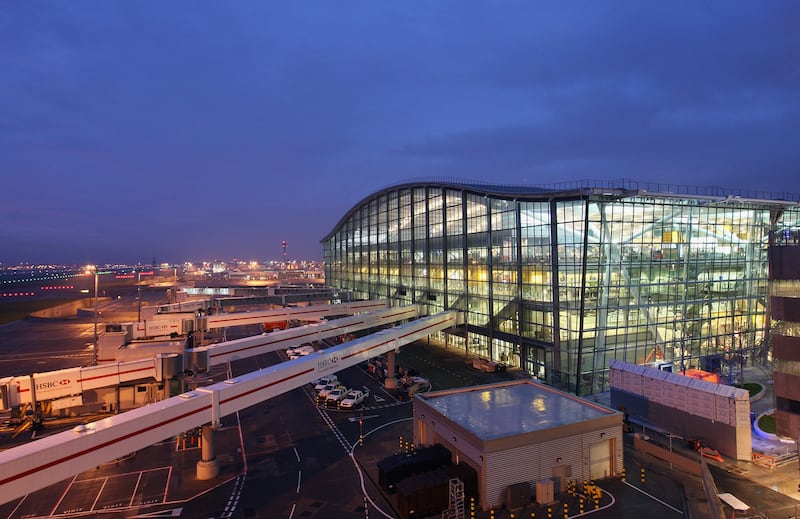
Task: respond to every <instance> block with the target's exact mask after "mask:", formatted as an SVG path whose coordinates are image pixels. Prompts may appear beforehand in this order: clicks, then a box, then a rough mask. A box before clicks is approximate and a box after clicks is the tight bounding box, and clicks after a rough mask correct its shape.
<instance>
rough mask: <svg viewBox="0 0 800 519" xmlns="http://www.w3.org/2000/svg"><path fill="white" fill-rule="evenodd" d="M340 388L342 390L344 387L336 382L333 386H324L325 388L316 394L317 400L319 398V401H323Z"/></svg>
mask: <svg viewBox="0 0 800 519" xmlns="http://www.w3.org/2000/svg"><path fill="white" fill-rule="evenodd" d="M340 387H341V388H343V387H344V386H343V385H341V384H340V383H338V382H334V383H333V384H328V385H327V386H325V387H323V388H322V389H320V390H319V393H318V394H317V398H320V399H321V400H325V399H326V398H328V393H330V392H331V391H333V390H334V389H336V388H340Z"/></svg>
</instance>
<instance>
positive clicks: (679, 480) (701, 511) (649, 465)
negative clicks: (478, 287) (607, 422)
mask: <svg viewBox="0 0 800 519" xmlns="http://www.w3.org/2000/svg"><path fill="white" fill-rule="evenodd" d="M425 349H426V350H427V351H426V354H425V359H423V362H424V363H426V364H428V366H429V367H431V365H434V364H436V365H439V366H441V367H442V368H443V369H444V370H446V371H449V372H451V373H452V375H453V376H454V377H460V378H462V379H463V382H462V385H463V383H467V384H469V383H488V382H491V381H492V380H477V379H478V378H484V377H485V378H491V379H494V380H495V381H496V380H501V379H518V378H527V375H526V374H525V373H524V372H522V371H521V370H519V369H513V368H510V369H509V370H508V371H507V372H503V373H491V374H482V373H480V374H479V372H478V371H477V370H474V369H473V368H470V367H468V366H470V365H471V358H472V356H468V355H467V354H465V352H464V351H462V350H458V349H455V348H445V347H444V345H443V344H441V343H439V342H435V341H430V342H427V343H426V345H425ZM410 351H413V350H410V349H408V347H405V348H404V349H403V350H402V351H401V353H400V355H399V356H398V362H404V363H407V362H408V360H409V353H410ZM423 374H424V371H423ZM486 375H491V377H486ZM740 375H741V378H742V380H743V381H744V382H746V383H758V384H760V385H761V386H762V387H763V388H764V389H763V391H762V392H761V393H759V394H758V395H755V396H754V397H753V398H751V402H750V409H751V411H752V412H753V413H754V414H755V415H756V417H759V416H761V415H762V414H764V413H767V412H769V411H771V410H773V409H774V396H773V391H772V373H771V372H770V370H769V368H767V367H765V366H760V365H756V366H746V367H744V368H742V371H741V373H740ZM434 389H437V388H434ZM587 399H589V400H591V401H593V402H597V403H600V404H603V405H606V406H609V407H610V393H609V392H606V393H601V394H597V395H591V396H590V397H587ZM645 427H646V426H645ZM408 434H411V431H410V424H409V426H408ZM625 436H626V441H625V448H624V459H625V469H626V472H627V474H629V475H630V474H633V475H636V477H635V478H630V477H629V479H630V480H631V481H632V482H634V483H636V484H640V482H639V481H638V479H639V478H638V475H639V474H640V472H641V471H642V469H644V471H645V472H646V473H647V474H648V475H650V477H649V478H648V479H647V484H648V485H655V486H659V483H654V481H659V480H661V481H662V483H661V484H660V486H661V487H662V488H663V486H664V484H666V483H667V482H671V483H674V484H677V485H679V486H680V487H681V490H682V492H683V501H684V510H685V512H686V517H689V518H692V519H707V518H715V519H716V518H718V517H720V516H721V514H725V513H727V516H730V513H731V509H730V508H728V507H727V506H725V507H723V506H722V505H721V503H720V502H719V501H717V502H710V501H709V495H712V496H713V494H714V493H715V492H716V486H715V487H714V488H712V489H711V490H710V494H709V493H707V491H706V489H705V487H704V485H703V481H702V479H701V478H700V477H699V476H695V475H692V474H689V473H686V472H683V471H680V470H676V469H675V468H674V467H672V466H670V465H669V463H667V462H665V461H663V460H660V459H658V458H655V457H653V456H650V455H647V454H643V453H641V452H637V451H636V450H635V449H634V448H633V442H632V436H631V435H630V434H626V435H625ZM395 438H396V437H395ZM752 438H753V450H754V452H758V453H762V454H766V455H768V456H772V457H774V458H776V459H780V460H783V461H782V462H781V463H780V464H779V465H777V466H774V467H772V468H770V467H767V466H764V465H760V464H757V463H754V462H752V461H743V460H732V459H728V458H726V459H725V461H724V462H722V463H720V462H718V461H715V460H710V459H705V460H704V461H705V462H706V464H707V465H708V466H709V467H711V468H712V469H715V470H723V471H726V472H729V473H731V474H733V475H735V476H736V477H738V478H744V479H747V480H749V481H751V482H752V483H754V484H756V485H760V486H761V487H764V490H765V492H770V491H774V492H777V493H780V494H782V495H784V496H786V497H788V498H791V499H787V500H785V501H786V502H791V500H795V501H794V502H795V503H797V505H800V492H798V472H799V469H798V460H797V452H798V446H797V444H796V443H795V442H794V441H788V440H786V439H783V440H782V439H779V438H777V437H775V436H774V435H763V434H761V435H760V434H758V433H757V432H756V431H755V430H754V431H753V434H752ZM629 440H630V441H629ZM676 443H677V442H676ZM681 443H682V444H681V446H676V449H675V450H676V451H678V450H683V451H685V452H684V453H685V455H686V456H687V457H690V458H693V459H696V456H697V455H696V453H694V452H693V451H692V450H691V449H690V448H689V447H688V445H683V443H685V442H681ZM383 446H384V448H387V447H388V448H390V449H392V450H393V451H394V452H396V451H397V450H398V449H397V447H396V446H393V445H391V441H390V440H388V439H386V440H384V444H383ZM357 450H358V449H357ZM356 454H357V455H358V452H357V453H356ZM359 459H360V457H359ZM375 459H378V460H379V459H381V458H380V457H378V455H377V454H374V453H373V454H370V455H369V456H367V459H365V460H364V461H367V460H369V461H372V460H375ZM372 465H373V470H374V471H375V473H376V474H375V476H374V477H375V478H376V481H377V468H376V467H374V465H375V463H372ZM364 466H367V467H368V466H370V465H369V464H368V463H364ZM642 474H644V473H642ZM707 474H709V473H708V472H707ZM709 475H710V474H709ZM634 479H635V480H636V481H634ZM711 479H712V480H713V477H711ZM644 483H645V480H644V478H642V481H641V484H644ZM600 485H601V486H602V482H601V483H600ZM712 499H713V498H712ZM467 510H469V509H467ZM537 512H538V513H537ZM531 513H534V514H536V515H535V516H536V517H545V515H541V510H540V509H539V508H538V507H536V505H535V504H532V505H531V507H529V508H526V509H524V510H517V511H515V515H514V517H516V518H520V517H531V515H530V514H531ZM749 513H750V514H751V515H750V516H751V517H759V516H760V517H778V515H774V514H763V515H758V514H759V512H758V511H757V509H755V507H754V508H753V509H751V511H750V512H749ZM747 516H748V515H746V514H742V513H737V515H736V517H747ZM467 517H470V515H469V514H468V515H467ZM474 517H476V518H482V517H496V518H497V519H501V518H510V517H512V516H511V515H510V511H508V510H505V509H501V510H497V511H495V512H494V513H493V514H492V515H486V514H485V513H481V512H477V513H476V514H475V515H474ZM554 517H561V513H560V511H559V510H557V511H556V514H555V515H554ZM780 517H795V515H794V514H792V513H790V514H789V515H780Z"/></svg>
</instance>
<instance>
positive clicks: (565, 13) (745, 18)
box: [0, 0, 800, 266]
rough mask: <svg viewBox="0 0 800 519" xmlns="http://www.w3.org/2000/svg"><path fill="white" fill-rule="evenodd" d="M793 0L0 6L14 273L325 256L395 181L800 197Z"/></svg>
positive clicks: (7, 209)
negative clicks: (634, 185)
mask: <svg viewBox="0 0 800 519" xmlns="http://www.w3.org/2000/svg"><path fill="white" fill-rule="evenodd" d="M798 27H800V2H797V1H793V0H785V1H755V2H735V1H734V2H731V1H730V0H725V1H703V2H696V1H678V2H664V1H652V2H647V1H640V0H635V1H634V0H631V1H622V0H612V1H595V0H587V1H548V2H543V1H535V0H524V1H510V0H509V1H506V0H502V1H501V0H497V1H488V0H486V1H478V0H459V1H448V0H432V1H422V0H420V1H403V2H397V1H381V0H364V1H347V0H345V1H330V0H324V1H268V0H258V1H245V0H237V1H234V2H219V1H175V0H170V1H166V2H148V1H145V2H141V1H140V2H134V1H128V2H116V1H105V0H104V1H85V0H75V1H44V2H36V1H28V0H6V1H0V71H1V72H0V167H1V168H2V170H1V171H2V173H0V193H1V195H0V201H2V203H0V263H2V264H3V265H6V266H7V265H14V264H17V263H20V262H29V263H48V262H49V263H78V264H84V263H114V262H119V263H135V262H143V263H149V262H151V261H152V259H153V258H154V257H155V258H156V259H157V261H159V262H162V261H164V262H181V261H185V260H191V261H196V260H201V259H225V260H227V259H230V258H234V257H235V258H239V259H246V260H250V259H256V260H269V259H279V258H280V257H281V241H282V240H286V241H287V242H288V251H287V252H288V257H289V258H290V259H322V246H321V244H320V240H321V239H322V238H323V237H324V236H325V235H326V234H327V233H328V232H329V231H331V230H332V228H333V226H334V225H335V223H336V222H337V221H338V220H339V219H340V218H341V217H342V216H343V215H344V214H345V213H346V212H347V211H348V210H349V209H350V208H351V207H353V205H355V204H356V203H358V202H359V201H360V200H362V199H364V198H365V197H367V196H369V195H370V194H372V193H374V192H375V191H378V190H380V189H382V188H385V187H387V186H389V185H392V184H396V183H402V182H407V181H413V180H415V179H420V178H427V179H431V178H441V177H449V178H456V179H463V180H467V181H469V180H472V181H479V182H493V183H501V184H529V185H540V184H552V183H556V182H568V181H574V180H615V179H632V180H636V181H639V182H642V183H646V182H668V183H673V184H682V185H693V186H724V187H726V188H730V189H742V190H751V191H769V192H789V193H798V192H800V185H798V176H799V175H798V173H800V30H798Z"/></svg>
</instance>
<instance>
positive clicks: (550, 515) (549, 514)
mask: <svg viewBox="0 0 800 519" xmlns="http://www.w3.org/2000/svg"><path fill="white" fill-rule="evenodd" d="M547 519H553V509H552V508H550V507H549V506H548V507H547Z"/></svg>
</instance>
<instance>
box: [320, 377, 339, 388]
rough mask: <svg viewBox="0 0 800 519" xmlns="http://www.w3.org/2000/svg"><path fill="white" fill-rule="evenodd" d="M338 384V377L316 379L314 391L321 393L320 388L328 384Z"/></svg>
mask: <svg viewBox="0 0 800 519" xmlns="http://www.w3.org/2000/svg"><path fill="white" fill-rule="evenodd" d="M336 382H339V377H337V376H336V375H328V376H327V377H322V378H318V379H317V380H315V381H314V391H321V390H322V388H324V387H325V386H327V385H328V384H334V383H336Z"/></svg>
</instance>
